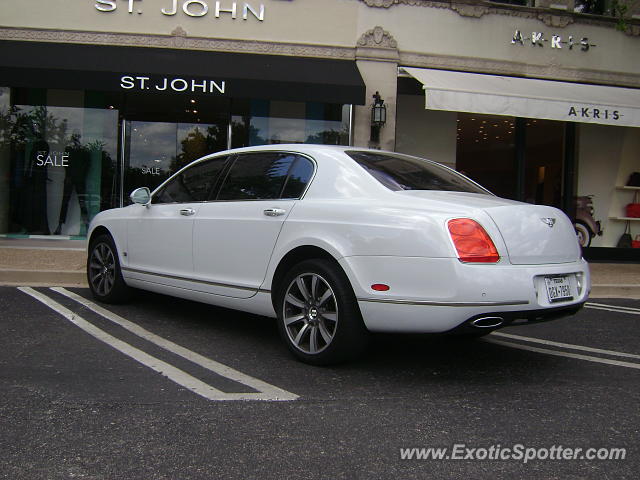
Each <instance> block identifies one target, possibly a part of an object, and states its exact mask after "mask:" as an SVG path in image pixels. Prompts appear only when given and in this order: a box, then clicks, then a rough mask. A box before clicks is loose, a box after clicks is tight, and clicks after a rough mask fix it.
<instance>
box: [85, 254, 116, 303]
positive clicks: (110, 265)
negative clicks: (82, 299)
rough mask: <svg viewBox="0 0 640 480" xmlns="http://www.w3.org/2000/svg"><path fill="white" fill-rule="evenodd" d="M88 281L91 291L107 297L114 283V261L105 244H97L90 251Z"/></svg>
mask: <svg viewBox="0 0 640 480" xmlns="http://www.w3.org/2000/svg"><path fill="white" fill-rule="evenodd" d="M89 281H90V282H91V286H92V287H93V290H94V291H95V292H96V293H97V294H98V295H101V296H105V295H108V294H109V293H110V292H111V290H112V289H113V286H114V284H115V281H116V259H115V256H114V254H113V250H112V249H111V247H110V246H109V245H107V244H106V243H99V244H97V245H96V246H95V247H93V250H92V251H91V257H90V259H89Z"/></svg>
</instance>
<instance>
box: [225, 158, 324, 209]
mask: <svg viewBox="0 0 640 480" xmlns="http://www.w3.org/2000/svg"><path fill="white" fill-rule="evenodd" d="M297 158H298V156H297V155H294V154H289V153H278V152H261V153H256V154H247V155H241V156H239V157H238V158H237V159H236V161H235V163H234V164H233V166H232V167H231V169H230V171H229V173H228V175H227V178H226V179H225V181H224V184H223V186H222V188H221V190H220V193H219V194H218V200H269V199H276V198H281V195H283V191H285V190H286V194H285V195H283V198H297V196H299V195H300V194H301V193H302V190H304V185H305V184H306V182H307V181H308V178H309V177H310V173H309V169H308V168H307V169H305V168H304V167H301V168H298V169H292V166H293V165H294V162H296V159H297ZM302 160H304V161H307V162H308V160H306V159H302ZM302 160H301V161H302ZM290 171H292V173H294V174H293V175H291V176H289V172H290ZM311 171H312V169H311ZM305 177H306V178H305ZM287 179H288V181H287ZM285 182H286V185H285ZM285 187H286V188H285ZM294 195H295V197H294Z"/></svg>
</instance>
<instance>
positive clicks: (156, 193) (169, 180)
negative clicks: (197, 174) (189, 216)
mask: <svg viewBox="0 0 640 480" xmlns="http://www.w3.org/2000/svg"><path fill="white" fill-rule="evenodd" d="M234 156H235V155H219V156H216V157H211V158H206V159H203V160H200V161H195V162H192V163H190V164H189V165H185V166H184V167H183V168H181V169H180V170H178V171H177V172H175V173H174V174H173V175H171V176H170V177H169V178H167V179H166V180H165V181H164V182H162V183H161V184H160V185H158V187H157V188H156V189H155V190H154V191H153V192H152V193H151V202H150V204H151V205H180V204H184V203H206V202H209V201H211V200H210V199H211V196H212V193H213V192H215V191H216V189H217V188H218V187H219V185H220V182H221V180H220V179H221V178H223V177H224V178H226V172H227V171H228V169H229V163H230V162H231V159H232V158H234ZM225 157H226V159H225V161H224V165H222V168H221V169H220V173H219V174H218V178H216V181H215V182H213V186H212V187H211V189H210V190H209V191H208V193H207V195H206V199H205V200H193V201H190V202H156V201H155V200H156V199H157V198H158V196H159V195H161V194H162V192H163V191H164V190H165V189H166V188H167V187H168V186H169V184H170V183H172V182H173V181H177V180H178V177H179V176H180V175H182V174H183V173H184V172H186V171H187V170H189V169H191V168H194V167H197V166H200V165H202V164H205V163H209V162H213V161H216V160H220V159H221V158H225Z"/></svg>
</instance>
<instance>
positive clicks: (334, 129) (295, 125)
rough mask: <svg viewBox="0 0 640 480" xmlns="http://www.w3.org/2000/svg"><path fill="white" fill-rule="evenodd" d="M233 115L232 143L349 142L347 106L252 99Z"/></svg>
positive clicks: (240, 144)
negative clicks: (241, 112)
mask: <svg viewBox="0 0 640 480" xmlns="http://www.w3.org/2000/svg"><path fill="white" fill-rule="evenodd" d="M249 110H250V114H249V115H245V116H242V115H235V116H234V117H233V146H234V147H237V146H253V145H272V144H281V143H317V144H325V145H348V144H349V108H348V106H347V105H345V106H343V105H338V104H326V103H315V102H306V103H305V102H281V101H266V100H265V101H262V100H253V101H251V103H250V107H249Z"/></svg>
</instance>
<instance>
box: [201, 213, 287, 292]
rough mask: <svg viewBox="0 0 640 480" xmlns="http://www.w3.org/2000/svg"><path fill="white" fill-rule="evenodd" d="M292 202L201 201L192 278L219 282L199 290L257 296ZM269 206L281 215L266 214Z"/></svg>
mask: <svg viewBox="0 0 640 480" xmlns="http://www.w3.org/2000/svg"><path fill="white" fill-rule="evenodd" d="M294 204H295V201H293V200H262V201H253V200H252V201H241V202H208V203H203V204H202V205H201V207H200V210H199V211H198V215H197V218H196V223H195V225H194V229H193V258H194V259H195V266H194V273H193V276H194V278H197V279H199V280H205V281H207V282H212V283H216V284H217V285H209V284H207V285H203V287H202V288H203V291H205V292H208V293H215V294H218V295H229V296H232V297H241V298H248V297H251V296H253V295H255V293H256V291H257V290H258V288H259V287H260V285H261V284H262V282H263V280H264V277H265V274H266V271H267V267H268V265H269V260H270V259H271V253H272V252H273V248H274V246H275V244H276V240H277V239H278V235H279V234H280V229H281V228H282V225H283V223H284V221H285V220H286V218H287V216H288V215H289V213H290V212H291V210H292V208H293V206H294ZM272 208H277V209H281V210H284V212H285V213H284V214H283V215H281V216H267V215H265V214H264V211H265V210H266V209H272ZM220 284H230V285H236V286H240V287H246V288H249V290H242V289H237V288H229V287H228V286H224V285H220Z"/></svg>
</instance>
